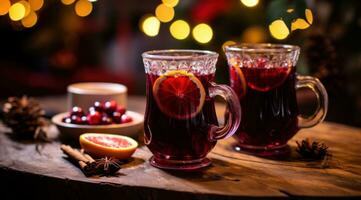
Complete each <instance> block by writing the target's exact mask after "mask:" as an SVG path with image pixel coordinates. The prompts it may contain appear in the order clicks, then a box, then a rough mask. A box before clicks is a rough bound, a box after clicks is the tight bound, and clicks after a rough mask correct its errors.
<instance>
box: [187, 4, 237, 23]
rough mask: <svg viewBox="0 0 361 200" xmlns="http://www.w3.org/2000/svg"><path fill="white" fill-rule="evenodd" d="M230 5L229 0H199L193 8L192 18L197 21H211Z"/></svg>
mask: <svg viewBox="0 0 361 200" xmlns="http://www.w3.org/2000/svg"><path fill="white" fill-rule="evenodd" d="M229 7H230V2H229V0H199V1H197V3H196V5H194V7H193V9H192V19H193V20H194V21H195V22H209V21H211V20H212V19H214V18H215V17H216V16H218V15H220V14H222V13H224V12H226V11H227V10H228V8H229Z"/></svg>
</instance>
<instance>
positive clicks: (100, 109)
mask: <svg viewBox="0 0 361 200" xmlns="http://www.w3.org/2000/svg"><path fill="white" fill-rule="evenodd" d="M93 107H94V110H96V111H98V112H103V111H104V105H103V103H101V102H99V101H96V102H94V105H93Z"/></svg>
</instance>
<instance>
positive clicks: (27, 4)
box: [18, 0, 31, 18]
mask: <svg viewBox="0 0 361 200" xmlns="http://www.w3.org/2000/svg"><path fill="white" fill-rule="evenodd" d="M18 3H21V4H23V6H24V8H25V15H24V17H26V16H28V14H29V13H30V10H31V8H30V4H29V3H28V2H27V1H24V0H22V1H19V2H18ZM24 17H23V18H24Z"/></svg>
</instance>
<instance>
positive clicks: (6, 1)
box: [0, 0, 11, 15]
mask: <svg viewBox="0 0 361 200" xmlns="http://www.w3.org/2000/svg"><path fill="white" fill-rule="evenodd" d="M10 6H11V3H10V0H0V15H6V13H8V12H9V9H10Z"/></svg>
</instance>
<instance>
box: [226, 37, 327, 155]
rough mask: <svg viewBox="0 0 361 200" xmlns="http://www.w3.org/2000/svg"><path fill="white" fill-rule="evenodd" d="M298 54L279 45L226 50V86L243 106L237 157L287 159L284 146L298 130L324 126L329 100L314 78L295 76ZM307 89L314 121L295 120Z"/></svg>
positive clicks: (311, 117)
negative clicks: (299, 99) (313, 100)
mask: <svg viewBox="0 0 361 200" xmlns="http://www.w3.org/2000/svg"><path fill="white" fill-rule="evenodd" d="M299 53H300V48H299V47H298V46H293V45H281V44H234V45H230V46H227V47H225V54H226V56H227V61H228V65H229V72H230V86H231V87H232V88H233V90H234V91H235V92H236V93H237V95H238V98H239V100H240V104H241V106H242V113H241V115H242V122H241V124H240V126H239V128H238V130H237V132H236V134H235V135H234V136H235V138H236V139H237V140H238V143H237V144H236V145H235V146H234V148H235V150H237V151H244V152H248V153H252V154H256V155H259V156H280V155H287V154H288V153H289V148H287V147H288V146H287V142H288V140H289V139H291V138H292V137H293V136H294V135H295V134H296V133H297V132H298V131H299V129H300V128H307V127H312V126H315V125H317V124H318V123H320V122H322V121H323V119H324V118H325V116H326V113H327V107H328V95H327V92H326V90H325V88H324V86H323V85H322V83H321V82H320V81H319V80H318V79H317V78H314V77H310V76H301V75H297V74H296V63H297V60H298V56H299ZM300 88H308V89H310V90H311V91H313V92H314V93H315V96H316V97H317V108H316V110H315V112H314V113H313V115H311V116H307V117H305V116H302V115H300V114H299V110H298V105H297V99H296V91H297V89H300Z"/></svg>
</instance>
